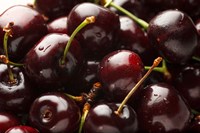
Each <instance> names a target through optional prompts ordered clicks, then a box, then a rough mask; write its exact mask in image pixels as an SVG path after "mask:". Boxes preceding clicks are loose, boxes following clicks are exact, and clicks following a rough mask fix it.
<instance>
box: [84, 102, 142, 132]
mask: <svg viewBox="0 0 200 133" xmlns="http://www.w3.org/2000/svg"><path fill="white" fill-rule="evenodd" d="M118 107H119V104H116V103H100V104H96V105H95V106H94V107H92V108H91V109H90V111H89V113H88V115H87V117H86V120H85V124H84V127H83V130H84V132H85V133H136V132H137V130H138V123H137V115H136V113H135V111H134V110H133V109H132V108H131V107H130V106H127V105H125V106H124V108H123V110H122V112H121V114H120V115H117V114H115V113H114V111H116V110H117V108H118Z"/></svg>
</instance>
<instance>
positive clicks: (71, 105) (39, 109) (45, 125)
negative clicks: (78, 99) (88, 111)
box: [29, 92, 81, 133]
mask: <svg viewBox="0 0 200 133" xmlns="http://www.w3.org/2000/svg"><path fill="white" fill-rule="evenodd" d="M80 117H81V113H80V109H79V107H78V106H77V104H76V103H75V102H74V101H73V100H72V99H70V98H69V97H67V96H66V95H65V94H64V93H58V92H51V93H46V94H43V95H42V96H40V97H38V98H37V99H35V101H34V102H33V104H32V106H31V109H30V112H29V123H30V125H31V126H33V127H36V128H37V129H38V130H39V131H40V132H42V133H55V132H56V133H72V132H74V131H75V130H76V129H77V128H78V127H79V120H80Z"/></svg>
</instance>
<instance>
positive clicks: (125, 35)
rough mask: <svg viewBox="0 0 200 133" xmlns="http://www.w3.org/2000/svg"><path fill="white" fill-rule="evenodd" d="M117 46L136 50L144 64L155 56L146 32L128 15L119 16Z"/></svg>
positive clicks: (148, 63)
mask: <svg viewBox="0 0 200 133" xmlns="http://www.w3.org/2000/svg"><path fill="white" fill-rule="evenodd" d="M120 24H121V25H120V31H119V36H120V38H119V43H120V44H119V47H120V49H127V50H131V51H134V52H136V53H137V54H138V55H139V56H140V57H141V59H142V61H143V62H144V64H146V65H151V63H152V62H153V60H154V59H155V58H156V57H157V53H156V51H155V50H154V49H153V47H152V46H151V45H150V42H149V40H148V37H147V35H146V33H145V32H144V31H143V30H142V29H141V28H140V27H139V26H138V25H137V24H136V23H135V22H134V21H133V20H132V19H131V18H129V17H127V16H120Z"/></svg>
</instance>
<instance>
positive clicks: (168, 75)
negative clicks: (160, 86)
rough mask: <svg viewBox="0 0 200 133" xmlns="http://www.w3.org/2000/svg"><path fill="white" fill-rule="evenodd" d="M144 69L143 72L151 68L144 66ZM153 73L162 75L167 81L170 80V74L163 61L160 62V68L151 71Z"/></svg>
mask: <svg viewBox="0 0 200 133" xmlns="http://www.w3.org/2000/svg"><path fill="white" fill-rule="evenodd" d="M144 68H145V70H149V69H150V68H151V67H150V66H145V67H144ZM153 71H156V72H160V73H163V74H164V77H165V78H167V79H170V78H171V73H170V72H169V71H168V69H167V64H166V61H165V60H163V61H162V66H161V67H155V68H154V69H153Z"/></svg>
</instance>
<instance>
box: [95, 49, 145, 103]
mask: <svg viewBox="0 0 200 133" xmlns="http://www.w3.org/2000/svg"><path fill="white" fill-rule="evenodd" d="M143 74H144V66H143V63H142V61H141V59H140V57H139V56H138V55H137V54H136V53H134V52H132V51H129V50H118V51H114V52H111V53H110V54H108V55H106V56H105V57H104V58H103V60H102V61H101V62H100V66H99V70H98V76H99V79H100V80H101V82H102V83H103V85H104V86H105V88H106V91H107V93H108V98H109V99H112V101H116V102H121V101H122V100H123V99H124V98H125V96H126V95H127V94H128V92H129V91H130V90H131V89H132V88H133V87H134V86H135V84H136V83H137V82H138V81H139V80H140V79H141V78H142V76H143ZM135 94H136V93H135ZM135 94H134V96H137V95H135Z"/></svg>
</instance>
